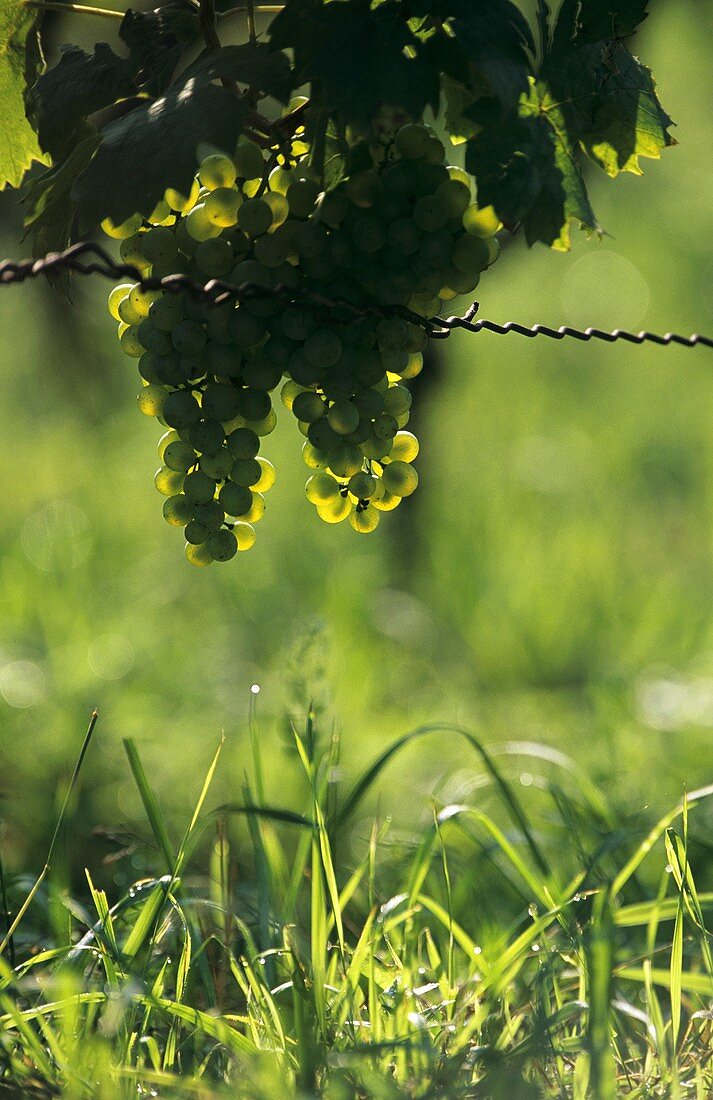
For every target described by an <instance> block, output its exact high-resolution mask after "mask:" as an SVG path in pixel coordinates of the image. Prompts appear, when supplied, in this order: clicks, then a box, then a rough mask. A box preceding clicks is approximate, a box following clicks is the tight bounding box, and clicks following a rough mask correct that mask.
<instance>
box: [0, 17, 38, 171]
mask: <svg viewBox="0 0 713 1100" xmlns="http://www.w3.org/2000/svg"><path fill="white" fill-rule="evenodd" d="M41 62H42V57H41V53H40V49H39V40H38V37H37V12H36V11H35V10H33V9H32V8H30V7H27V6H25V5H24V4H23V3H22V2H21V0H0V120H1V121H0V188H3V187H5V185H6V184H8V183H9V184H10V186H11V187H18V186H19V185H20V182H21V180H22V177H23V175H24V174H25V172H26V171H27V169H28V168H29V167H30V165H31V163H32V161H33V160H41V159H42V153H41V151H40V147H39V144H38V142H37V137H36V135H35V132H34V130H33V128H32V126H31V125H30V122H29V121H28V119H27V117H26V115H25V100H24V93H25V88H26V86H27V85H28V84H32V83H33V82H34V80H35V77H36V75H37V72H38V71H39V67H40V65H41Z"/></svg>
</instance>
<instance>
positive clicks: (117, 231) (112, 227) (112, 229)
mask: <svg viewBox="0 0 713 1100" xmlns="http://www.w3.org/2000/svg"><path fill="white" fill-rule="evenodd" d="M142 222H143V218H142V217H141V215H140V214H132V215H131V217H130V218H127V219H126V221H123V222H119V223H118V224H117V223H116V222H113V221H112V220H111V218H104V221H103V222H102V223H101V227H102V229H103V230H104V232H105V233H106V235H107V237H113V238H114V240H116V241H122V240H126V239H127V237H132V236H133V235H134V233H136V232H138V230H139V229H140V228H141V224H142Z"/></svg>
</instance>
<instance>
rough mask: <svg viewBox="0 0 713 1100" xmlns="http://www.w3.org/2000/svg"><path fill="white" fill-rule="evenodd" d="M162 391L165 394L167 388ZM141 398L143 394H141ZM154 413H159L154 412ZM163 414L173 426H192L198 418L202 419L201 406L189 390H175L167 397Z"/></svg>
mask: <svg viewBox="0 0 713 1100" xmlns="http://www.w3.org/2000/svg"><path fill="white" fill-rule="evenodd" d="M147 388H148V387H147ZM143 392H144V393H145V392H146V391H145V390H144V391H143ZM162 392H163V393H164V394H165V390H164V391H162ZM140 400H141V394H139V401H140ZM142 411H143V410H142ZM154 415H159V414H157V413H154ZM161 415H162V416H163V418H164V420H165V421H166V423H167V424H168V425H169V427H171V428H179V429H180V428H190V427H191V425H192V424H195V422H196V420H199V419H200V415H201V408H200V405H199V404H198V402H197V401H196V399H195V397H194V396H193V394H192V393H188V391H187V390H174V392H173V393H169V394H168V395H167V396H166V397H165V401H164V404H163V409H162V412H161Z"/></svg>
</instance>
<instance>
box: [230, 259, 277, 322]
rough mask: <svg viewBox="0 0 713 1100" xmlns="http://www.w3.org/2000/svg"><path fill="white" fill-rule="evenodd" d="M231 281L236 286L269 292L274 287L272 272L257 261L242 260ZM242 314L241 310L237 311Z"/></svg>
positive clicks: (235, 268) (231, 275)
mask: <svg viewBox="0 0 713 1100" xmlns="http://www.w3.org/2000/svg"><path fill="white" fill-rule="evenodd" d="M230 281H231V282H232V283H235V285H236V286H256V287H263V288H264V289H266V290H269V289H270V287H271V286H272V279H271V278H270V272H269V271H268V269H267V268H266V267H264V266H263V265H262V264H259V263H256V261H255V260H242V261H241V262H240V263H239V264H236V266H235V267H234V268H233V270H232V272H231V274H230ZM237 312H238V313H239V312H240V309H238V311H237Z"/></svg>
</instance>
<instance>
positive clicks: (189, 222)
mask: <svg viewBox="0 0 713 1100" xmlns="http://www.w3.org/2000/svg"><path fill="white" fill-rule="evenodd" d="M181 224H182V225H183V226H185V232H186V234H187V235H188V236H189V237H191V238H192V239H193V240H194V241H207V240H208V239H209V238H210V237H219V236H220V234H221V228H220V226H219V225H216V224H215V222H212V221H211V220H210V218H209V217H208V213H207V211H206V208H205V203H203V202H199V203H198V205H197V206H194V207H193V209H192V210H191V212H190V214H188V216H187V217H186V219H185V220H184V221H183V222H182V223H181Z"/></svg>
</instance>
